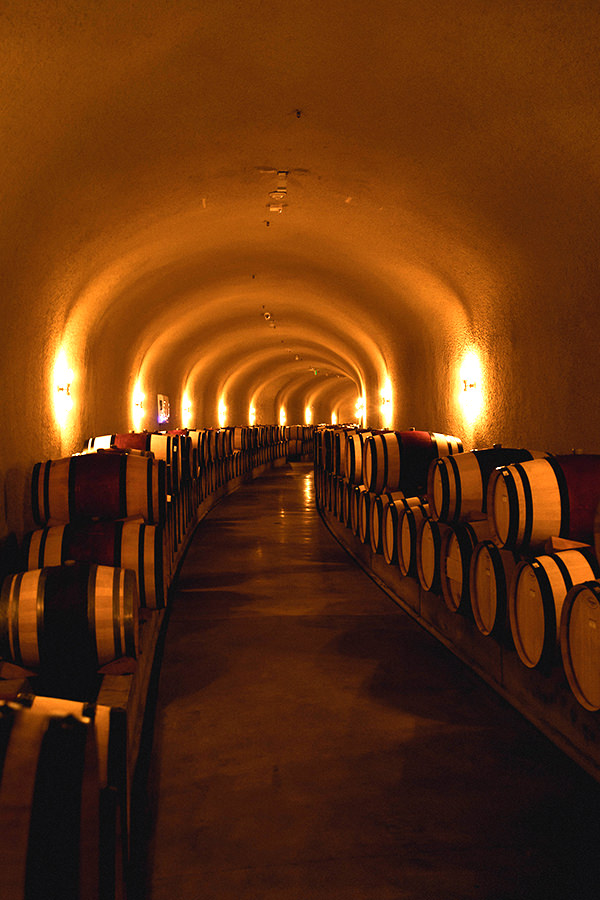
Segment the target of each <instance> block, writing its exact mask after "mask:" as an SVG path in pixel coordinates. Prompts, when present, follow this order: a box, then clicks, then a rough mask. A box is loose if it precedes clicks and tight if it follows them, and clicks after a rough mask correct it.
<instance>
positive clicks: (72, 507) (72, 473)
mask: <svg viewBox="0 0 600 900" xmlns="http://www.w3.org/2000/svg"><path fill="white" fill-rule="evenodd" d="M74 458H75V457H73V458H72V459H71V461H70V462H69V480H68V497H69V521H71V522H72V521H73V519H76V518H77V505H76V502H75V499H76V493H75V484H76V474H77V471H76V470H77V467H76V465H75V464H74V463H73V459H74ZM48 475H50V464H49V463H48ZM45 493H46V485H44V505H45V506H46V509H47V510H48V512H49V511H50V507H49V505H48V504H49V501H48V502H47V501H46V497H45Z"/></svg>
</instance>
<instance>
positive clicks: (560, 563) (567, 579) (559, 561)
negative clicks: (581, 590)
mask: <svg viewBox="0 0 600 900" xmlns="http://www.w3.org/2000/svg"><path fill="white" fill-rule="evenodd" d="M552 559H553V560H554V562H555V563H556V566H557V568H558V569H559V571H560V574H561V575H562V577H563V581H564V583H565V587H566V591H565V593H568V592H569V591H570V590H571V588H572V587H573V579H572V578H571V573H570V572H569V569H568V567H567V564H566V563H565V561H564V559H563V558H562V557H561V556H559V554H558V553H553V554H552ZM557 624H558V623H557Z"/></svg>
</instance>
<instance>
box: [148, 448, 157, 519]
mask: <svg viewBox="0 0 600 900" xmlns="http://www.w3.org/2000/svg"><path fill="white" fill-rule="evenodd" d="M153 469H154V461H153V460H152V458H151V457H148V464H147V467H146V494H147V496H148V521H149V522H154V521H155V519H154V491H153V489H152V472H153ZM157 512H158V510H157Z"/></svg>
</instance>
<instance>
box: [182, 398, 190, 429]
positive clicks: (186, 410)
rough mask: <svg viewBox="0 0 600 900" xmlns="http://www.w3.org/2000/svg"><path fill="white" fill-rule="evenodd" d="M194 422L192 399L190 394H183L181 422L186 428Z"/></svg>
mask: <svg viewBox="0 0 600 900" xmlns="http://www.w3.org/2000/svg"><path fill="white" fill-rule="evenodd" d="M191 423H192V401H191V400H190V396H189V394H187V393H185V394H184V395H183V400H182V401H181V424H182V425H183V427H184V428H189V427H190V425H191Z"/></svg>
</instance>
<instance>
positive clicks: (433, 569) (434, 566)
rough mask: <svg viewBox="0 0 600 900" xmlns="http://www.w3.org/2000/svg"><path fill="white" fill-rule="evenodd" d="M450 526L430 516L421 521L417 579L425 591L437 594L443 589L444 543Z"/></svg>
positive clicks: (418, 534)
mask: <svg viewBox="0 0 600 900" xmlns="http://www.w3.org/2000/svg"><path fill="white" fill-rule="evenodd" d="M449 530H450V526H449V525H446V524H445V522H434V521H433V519H430V518H429V516H428V517H427V518H425V519H423V520H422V521H421V523H420V524H419V530H418V532H417V578H418V579H419V584H420V585H421V587H422V588H423V590H424V591H432V592H433V593H435V594H437V593H439V592H440V589H441V574H442V542H443V541H444V538H445V536H446V534H447V533H448V532H449Z"/></svg>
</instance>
